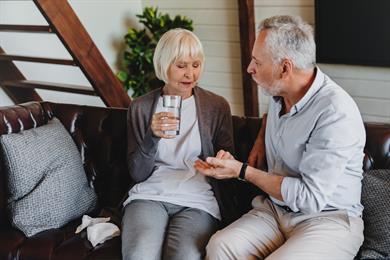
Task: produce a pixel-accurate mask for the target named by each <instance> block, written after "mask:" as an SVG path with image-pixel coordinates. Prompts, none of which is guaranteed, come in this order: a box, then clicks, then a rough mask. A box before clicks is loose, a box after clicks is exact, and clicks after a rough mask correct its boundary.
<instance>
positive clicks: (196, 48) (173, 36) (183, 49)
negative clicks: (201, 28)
mask: <svg viewBox="0 0 390 260" xmlns="http://www.w3.org/2000/svg"><path fill="white" fill-rule="evenodd" d="M185 57H192V58H198V59H200V62H201V64H200V66H201V69H203V64H204V52H203V46H202V43H201V42H200V40H199V38H198V37H197V36H196V35H195V34H194V33H193V32H191V31H189V30H186V29H182V28H176V29H172V30H169V31H167V32H166V33H164V34H163V36H162V37H161V38H160V40H159V41H158V43H157V46H156V50H155V51H154V56H153V65H154V71H155V73H156V76H157V78H158V79H160V80H162V81H164V82H165V83H167V82H168V70H169V67H170V66H171V65H172V64H173V63H175V62H176V61H177V60H180V59H182V58H185Z"/></svg>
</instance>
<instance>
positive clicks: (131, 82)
mask: <svg viewBox="0 0 390 260" xmlns="http://www.w3.org/2000/svg"><path fill="white" fill-rule="evenodd" d="M136 17H137V18H138V19H139V22H140V23H141V24H143V25H144V26H145V29H142V30H137V29H135V28H129V29H128V31H127V34H126V35H125V36H124V41H125V43H126V50H125V51H124V53H123V60H122V62H121V63H122V64H123V65H124V66H125V68H124V69H123V70H121V71H118V73H117V77H118V79H119V80H120V81H121V82H122V83H123V86H124V88H125V89H126V90H127V89H132V90H133V95H132V97H138V96H141V95H144V94H146V93H147V92H148V91H150V90H153V89H155V88H159V87H161V86H163V84H164V83H163V82H162V81H160V80H159V79H157V77H156V75H155V73H154V67H153V54H154V50H155V48H156V44H157V42H158V40H159V39H160V37H161V36H162V35H163V34H164V33H165V32H167V31H168V30H170V29H173V28H184V29H187V30H190V31H192V30H193V27H192V20H190V19H188V18H187V17H185V16H180V15H177V16H175V17H174V18H173V19H172V18H171V17H170V16H169V14H161V13H159V12H158V8H154V7H145V8H144V9H143V11H142V13H141V14H137V15H136Z"/></svg>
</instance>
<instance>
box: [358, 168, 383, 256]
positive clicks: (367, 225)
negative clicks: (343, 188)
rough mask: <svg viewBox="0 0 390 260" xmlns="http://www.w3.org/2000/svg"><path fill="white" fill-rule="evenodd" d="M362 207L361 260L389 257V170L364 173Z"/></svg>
mask: <svg viewBox="0 0 390 260" xmlns="http://www.w3.org/2000/svg"><path fill="white" fill-rule="evenodd" d="M362 204H363V206H364V211H363V220H364V242H363V245H362V247H361V249H360V258H362V259H382V258H386V259H387V258H388V257H390V170H389V169H382V170H371V171H368V172H365V173H364V178H363V188H362Z"/></svg>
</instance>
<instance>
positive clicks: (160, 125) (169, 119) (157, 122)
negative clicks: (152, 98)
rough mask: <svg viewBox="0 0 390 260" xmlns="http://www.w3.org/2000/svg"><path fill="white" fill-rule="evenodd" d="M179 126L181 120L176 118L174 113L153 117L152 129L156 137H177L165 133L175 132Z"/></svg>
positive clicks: (164, 113)
mask: <svg viewBox="0 0 390 260" xmlns="http://www.w3.org/2000/svg"><path fill="white" fill-rule="evenodd" d="M178 124H179V120H178V119H176V118H175V117H174V114H173V113H171V112H159V113H156V114H154V115H153V118H152V125H151V128H152V132H153V134H154V135H155V136H157V137H161V138H167V139H172V138H175V137H176V135H168V134H166V133H165V131H170V130H171V131H175V130H176V129H177V126H178Z"/></svg>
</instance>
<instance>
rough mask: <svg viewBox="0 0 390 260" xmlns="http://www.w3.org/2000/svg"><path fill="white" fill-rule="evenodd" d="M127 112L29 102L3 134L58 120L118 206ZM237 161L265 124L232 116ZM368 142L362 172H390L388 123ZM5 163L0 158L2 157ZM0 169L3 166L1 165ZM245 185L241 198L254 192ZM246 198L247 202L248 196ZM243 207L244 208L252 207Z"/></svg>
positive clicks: (104, 195)
mask: <svg viewBox="0 0 390 260" xmlns="http://www.w3.org/2000/svg"><path fill="white" fill-rule="evenodd" d="M126 113H127V110H126V109H116V108H99V107H89V106H78V105H66V104H54V103H49V102H42V103H37V102H31V103H25V104H21V105H16V106H11V107H2V108H0V135H3V134H8V133H17V132H20V131H21V130H25V129H30V128H32V127H39V126H41V125H43V124H46V123H47V121H48V119H50V118H52V117H53V116H55V117H57V118H58V119H59V120H60V121H61V122H62V123H63V124H64V126H65V127H66V129H67V130H68V131H69V133H70V134H71V136H72V137H73V139H74V141H75V142H76V144H77V146H78V148H79V151H80V152H81V156H82V161H83V164H84V167H85V170H86V174H87V178H88V180H90V181H91V182H92V183H93V185H94V187H95V190H96V192H97V194H98V198H99V204H100V206H102V207H106V206H108V207H113V206H117V205H118V203H120V202H121V200H122V199H123V196H124V195H126V192H127V190H128V189H129V187H130V186H131V185H133V181H132V180H131V178H130V176H129V174H128V172H127V165H126V147H127V140H126V138H127V135H126V131H127V130H126ZM233 126H234V139H235V145H236V157H237V158H238V159H239V160H241V161H244V160H246V159H247V156H248V154H249V152H250V149H251V147H252V145H253V142H254V140H255V139H256V136H257V132H258V130H259V128H260V126H261V119H260V118H254V117H252V118H250V117H237V116H233ZM365 126H366V132H367V142H366V147H365V153H366V156H365V159H364V169H365V170H368V169H383V168H387V169H390V124H373V123H366V124H365ZM0 160H1V158H0ZM0 165H1V164H0ZM6 187H7V184H6V182H5V174H4V171H3V170H2V169H1V167H0V226H3V224H6V223H7V218H6V210H5V209H6V194H7V191H6ZM248 188H249V189H252V190H254V188H253V187H248V185H246V184H245V183H243V184H242V187H241V189H243V192H242V194H244V195H243V196H244V197H243V198H242V199H243V200H245V201H250V197H252V196H253V193H251V192H248V190H247V189H248ZM245 196H246V197H247V198H246V197H245ZM249 206H250V204H249V203H248V205H242V207H243V209H246V208H247V207H249Z"/></svg>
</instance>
